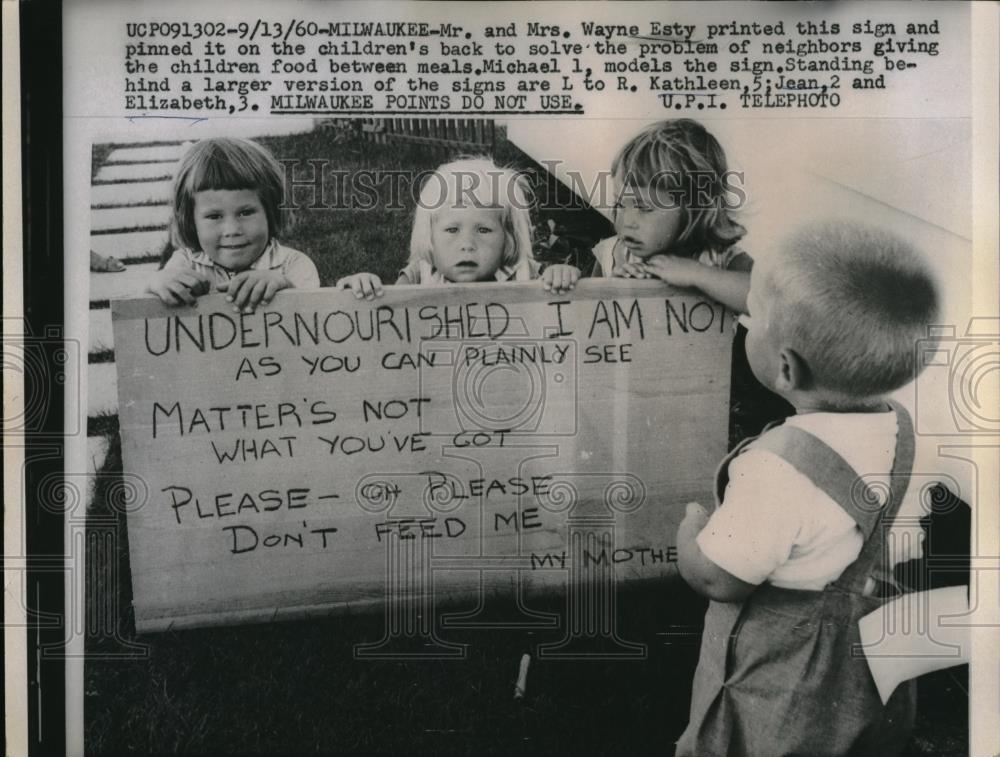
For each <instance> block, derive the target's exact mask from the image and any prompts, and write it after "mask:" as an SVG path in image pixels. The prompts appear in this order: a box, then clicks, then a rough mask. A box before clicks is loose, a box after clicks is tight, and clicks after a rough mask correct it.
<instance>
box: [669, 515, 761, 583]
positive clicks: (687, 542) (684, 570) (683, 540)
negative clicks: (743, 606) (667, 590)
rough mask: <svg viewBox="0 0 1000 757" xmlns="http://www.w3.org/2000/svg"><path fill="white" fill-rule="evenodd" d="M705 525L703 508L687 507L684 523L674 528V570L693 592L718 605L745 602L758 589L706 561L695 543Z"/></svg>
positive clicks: (706, 516)
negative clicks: (675, 552)
mask: <svg viewBox="0 0 1000 757" xmlns="http://www.w3.org/2000/svg"><path fill="white" fill-rule="evenodd" d="M706 523H708V513H707V512H705V508H703V507H702V506H701V505H699V504H698V503H696V502H691V503H690V504H688V506H687V512H686V513H685V516H684V520H683V521H681V524H680V526H679V527H678V528H677V567H678V568H679V569H680V572H681V577H682V578H683V579H684V580H685V581H687V582H688V585H689V586H690V587H691V588H692V589H694V590H695V591H696V592H698V593H699V594H701V595H703V596H706V597H708V598H709V599H714V600H715V601H717V602H738V601H740V600H742V599H745V598H746V597H747V596H749V595H750V593H751V592H752V591H753V590H754V589H756V588H757V587H756V586H755V585H754V584H750V583H747V582H746V581H743V580H741V579H739V578H737V577H736V576H734V575H733V574H732V573H730V572H729V571H727V570H724V569H723V568H720V567H719V566H718V565H716V564H715V563H714V562H712V561H711V560H709V559H708V558H707V557H706V556H705V554H704V553H703V552H702V551H701V547H699V546H698V542H697V541H695V537H696V536H698V534H699V533H700V532H701V530H702V529H703V528H704V527H705V524H706Z"/></svg>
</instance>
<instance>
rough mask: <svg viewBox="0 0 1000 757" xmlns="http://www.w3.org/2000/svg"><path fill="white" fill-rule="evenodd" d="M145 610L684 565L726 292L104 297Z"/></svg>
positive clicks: (728, 336)
mask: <svg viewBox="0 0 1000 757" xmlns="http://www.w3.org/2000/svg"><path fill="white" fill-rule="evenodd" d="M112 313H113V321H114V341H115V345H116V362H117V366H118V388H119V420H120V428H121V436H122V451H123V463H124V470H125V471H126V472H127V473H130V474H133V475H135V476H137V477H138V478H139V479H141V481H142V482H144V485H145V487H146V491H145V492H144V494H145V496H144V497H140V498H139V501H140V504H139V505H137V506H136V507H135V508H134V509H133V510H132V511H131V512H129V514H128V533H129V552H130V556H131V572H132V581H133V597H134V605H135V619H136V627H137V630H138V631H139V632H146V631H156V630H163V629H166V628H170V627H182V626H196V625H206V624H219V623H236V622H244V621H246V622H249V621H263V620H270V619H275V618H284V617H296V616H302V615H307V614H309V613H313V612H328V611H330V610H334V609H338V608H340V609H343V608H349V607H357V606H363V605H378V604H380V603H382V602H384V601H385V600H386V599H387V597H389V595H390V594H394V593H396V592H398V591H399V590H400V587H405V588H406V590H407V591H408V592H410V593H412V594H421V595H433V596H434V597H441V598H447V597H453V596H456V595H459V594H470V593H474V592H478V591H482V590H483V587H484V586H487V587H488V586H490V585H493V586H511V585H514V584H515V582H513V581H512V577H513V578H516V579H517V581H516V585H518V586H520V587H522V589H524V588H527V589H538V588H546V587H547V588H551V589H556V588H558V587H562V586H566V585H567V584H568V582H573V581H579V580H583V579H582V577H584V576H585V575H586V571H587V570H589V569H598V570H603V571H605V572H610V573H611V574H612V575H613V576H614V579H615V580H633V579H643V578H656V577H663V576H666V575H670V574H671V573H673V572H674V571H675V570H676V566H675V561H676V549H675V544H674V532H675V529H676V524H677V523H678V522H679V520H680V518H681V516H682V514H683V509H684V507H683V506H684V504H685V503H686V502H688V501H690V500H692V499H697V500H701V501H703V502H709V501H710V500H711V489H712V473H713V470H714V468H715V466H716V464H717V463H718V461H719V460H720V459H721V457H722V456H723V454H724V453H725V449H726V440H727V424H728V409H729V383H730V379H729V374H730V360H731V344H732V334H733V317H732V314H731V313H730V312H728V311H726V309H725V308H724V307H723V306H721V305H719V304H718V303H715V302H713V301H711V300H708V299H706V298H704V297H702V296H700V295H696V294H692V293H690V292H680V291H677V290H673V289H670V288H668V287H666V286H664V285H663V284H662V283H660V282H636V281H624V280H619V281H613V280H600V281H598V280H591V281H584V282H581V284H580V285H578V287H577V288H576V290H574V291H573V292H572V293H570V294H569V295H560V296H552V295H548V294H546V293H545V292H544V291H543V290H542V288H541V286H540V284H539V283H538V282H532V283H526V284H495V285H494V284H488V285H487V284H482V285H470V286H445V287H407V286H397V287H389V288H387V290H386V294H385V296H384V297H382V298H380V299H378V300H375V301H373V302H365V301H359V300H357V299H355V298H354V297H353V295H351V294H350V293H347V292H338V291H334V290H314V291H291V290H289V291H285V292H282V293H280V294H279V295H278V296H277V297H276V298H275V300H274V301H273V302H272V304H271V305H270V306H268V307H265V308H261V309H259V310H257V312H255V313H253V314H238V313H234V312H233V311H232V307H231V305H230V304H229V303H227V302H225V300H224V298H223V297H222V296H219V295H212V296H208V297H204V298H202V299H200V300H199V302H198V305H197V307H194V308H183V309H171V308H167V307H164V306H163V305H162V304H161V303H160V302H159V301H158V300H155V299H136V300H118V301H115V302H113V303H112Z"/></svg>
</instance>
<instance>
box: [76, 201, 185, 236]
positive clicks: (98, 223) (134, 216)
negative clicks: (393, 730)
mask: <svg viewBox="0 0 1000 757" xmlns="http://www.w3.org/2000/svg"><path fill="white" fill-rule="evenodd" d="M170 213H171V209H170V206H169V205H139V206H137V207H134V208H103V209H101V210H92V211H90V230H91V232H94V231H102V230H105V229H135V228H143V227H146V226H162V227H164V228H166V226H167V223H169V221H170Z"/></svg>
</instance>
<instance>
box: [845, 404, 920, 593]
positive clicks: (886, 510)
mask: <svg viewBox="0 0 1000 757" xmlns="http://www.w3.org/2000/svg"><path fill="white" fill-rule="evenodd" d="M889 404H890V405H892V409H893V410H894V411H895V412H896V454H895V456H894V457H893V461H892V473H890V475H889V496H888V499H887V501H886V503H885V506H884V507H883V508H882V512H881V513H880V516H881V517H880V519H879V521H878V523H877V524H876V525H877V527H876V528H875V530H874V532H873V533H872V534H870V535H869V536H868V538H867V539H866V540H865V543H864V546H863V547H862V548H861V553H860V554H859V555H858V559H857V560H855V561H854V562H853V563H851V564H850V565H848V566H847V568H846V569H845V570H844V572H843V573H842V574H841V575H840V578H838V579H837V581H836V583H837V584H838V585H839V586H843V587H845V588H856V587H863V586H864V584H865V582H866V581H867V579H868V576H870V575H872V574H873V573H875V572H876V569H877V568H880V567H881V566H880V563H881V562H882V561H883V560H884V559H885V556H886V552H885V534H886V532H887V531H888V530H889V529H890V528H892V524H893V522H894V521H895V520H896V514H897V513H898V512H899V508H900V506H901V505H902V504H903V497H905V496H906V490H907V488H909V485H910V473H912V472H913V456H914V448H915V444H914V437H913V423H912V421H911V420H910V414H909V413H908V412H907V411H906V408H904V407H903V406H902V405H900V404H899V403H897V402H895V401H891V402H890V403H889ZM877 572H878V573H879V574H880V576H881V580H883V581H888V582H889V583H890V584H893V585H895V580H894V579H893V578H892V566H886V570H879V571H877ZM897 588H898V587H897Z"/></svg>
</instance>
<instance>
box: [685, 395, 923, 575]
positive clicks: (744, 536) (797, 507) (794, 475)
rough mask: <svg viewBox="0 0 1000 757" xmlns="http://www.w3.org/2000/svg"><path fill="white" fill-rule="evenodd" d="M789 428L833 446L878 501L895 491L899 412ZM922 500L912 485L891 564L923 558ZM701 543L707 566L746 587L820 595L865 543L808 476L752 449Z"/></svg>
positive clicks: (735, 464)
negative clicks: (762, 585) (892, 477)
mask: <svg viewBox="0 0 1000 757" xmlns="http://www.w3.org/2000/svg"><path fill="white" fill-rule="evenodd" d="M785 423H787V424H789V425H791V426H795V427H797V428H800V429H802V430H803V431H808V432H809V433H811V434H812V435H813V436H816V437H819V438H820V439H821V440H823V441H824V442H826V443H827V444H828V445H829V446H830V447H832V448H833V449H834V450H836V451H837V452H838V453H840V455H841V456H842V457H843V458H844V460H845V461H846V462H847V463H848V464H849V465H850V466H851V467H852V468H854V470H855V471H856V472H857V473H858V474H859V475H860V476H862V477H863V478H864V480H865V482H866V483H867V484H868V485H869V486H870V487H871V488H872V490H873V491H874V492H876V493H877V494H883V495H884V492H886V491H888V481H889V476H890V473H891V471H892V464H893V457H894V454H895V446H896V415H895V413H891V412H886V413H807V414H804V415H796V416H792V417H791V418H789V419H788V420H787V421H785ZM920 500H921V497H920V493H919V487H916V486H913V485H912V484H911V486H910V487H909V488H908V490H907V493H906V496H905V497H904V499H903V503H902V506H901V507H900V511H899V515H897V518H896V525H895V526H894V528H893V530H892V532H890V535H889V544H890V559H891V560H892V564H896V563H898V562H902V561H904V560H908V559H912V558H915V557H919V556H920V552H921V538H922V531H919V529H918V528H917V522H916V519H917V516H920V515H924V514H925V511H924V510H923V509H922V508H923V505H922V503H921V501H920ZM883 504H884V499H883ZM900 516H903V517H900ZM907 516H911V517H907ZM697 543H698V546H699V547H700V548H701V551H702V552H703V553H704V554H705V556H706V557H708V559H710V560H711V561H712V562H714V563H715V564H716V565H718V566H719V567H721V568H723V569H725V570H726V571H728V572H729V573H731V574H732V575H734V576H736V577H737V578H739V579H742V580H743V581H746V582H747V583H751V584H760V583H763V582H764V581H768V582H769V583H771V584H773V585H774V586H780V587H783V588H787V589H810V590H816V591H818V590H820V589H822V588H823V587H824V586H826V585H827V584H828V583H830V582H831V581H834V580H835V579H837V578H838V577H839V576H840V574H841V573H843V571H844V569H845V568H846V567H847V566H848V565H850V564H851V563H852V562H854V560H856V559H857V557H858V554H859V553H860V552H861V546H862V543H863V539H862V535H861V531H860V529H859V528H858V527H857V524H856V523H855V522H854V519H853V518H851V516H849V515H848V514H847V513H846V512H845V511H844V509H843V508H842V507H841V506H840V505H839V504H837V503H836V502H834V501H833V500H832V499H830V498H829V497H828V496H827V495H826V494H825V493H824V492H823V491H821V490H820V489H819V488H818V487H817V486H816V485H815V484H813V483H812V481H810V480H809V479H808V478H807V477H806V476H805V475H803V474H802V473H800V472H799V471H798V470H796V469H795V468H793V467H792V466H791V464H789V463H787V462H785V461H784V460H782V459H781V458H780V457H778V456H777V455H775V454H774V453H772V452H768V451H764V450H755V449H754V448H753V444H751V445H750V446H749V447H748V448H747V449H746V450H744V451H743V452H742V453H741V454H739V455H737V456H736V458H735V459H733V460H732V462H730V464H729V484H728V486H727V487H726V491H725V496H724V499H723V503H722V506H721V507H719V508H718V509H717V510H716V511H715V513H713V515H712V516H711V518H710V519H709V521H708V524H707V525H706V526H705V528H704V529H703V530H702V532H701V533H700V534H698V537H697Z"/></svg>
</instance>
